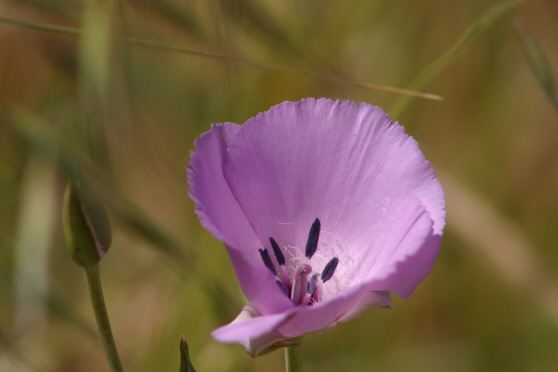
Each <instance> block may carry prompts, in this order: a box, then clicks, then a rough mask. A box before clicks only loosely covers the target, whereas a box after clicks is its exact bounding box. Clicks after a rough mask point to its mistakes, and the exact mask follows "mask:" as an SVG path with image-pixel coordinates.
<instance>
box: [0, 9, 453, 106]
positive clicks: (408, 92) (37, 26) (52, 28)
mask: <svg viewBox="0 0 558 372" xmlns="http://www.w3.org/2000/svg"><path fill="white" fill-rule="evenodd" d="M2 23H4V24H10V25H14V26H19V27H24V28H30V29H34V30H40V31H48V32H55V33H62V34H69V35H82V34H84V33H86V32H88V30H82V29H79V28H73V27H66V26H58V25H52V24H47V23H37V22H28V21H22V20H16V19H11V18H5V17H0V24H2ZM116 38H117V39H118V40H121V41H124V42H128V43H131V44H135V45H141V46H144V47H150V48H155V49H161V50H166V51H171V52H176V53H182V54H188V55H191V56H196V57H205V58H211V59H217V60H221V61H228V62H234V63H238V64H242V65H245V66H250V67H253V68H258V69H262V70H268V71H276V72H280V73H284V74H290V75H302V76H308V77H311V78H315V79H321V80H327V81H334V82H336V83H340V84H345V85H350V86H356V87H361V88H366V89H372V90H379V91H383V92H388V93H395V94H400V95H404V96H408V97H417V98H424V99H430V100H436V101H441V100H442V97H441V96H439V95H436V94H430V93H422V92H419V91H417V90H413V89H403V88H397V87H391V86H387V85H378V84H371V83H366V82H360V81H355V80H349V79H345V78H343V77H340V76H336V75H329V74H325V73H321V72H317V71H311V70H300V69H296V68H292V67H286V66H281V65H274V64H270V63H262V62H256V61H251V60H247V59H244V58H240V57H235V56H231V55H225V54H221V53H214V52H208V51H204V50H198V49H192V48H185V47H180V46H176V45H170V44H165V43H159V42H156V41H151V40H146V39H140V38H136V37H130V36H117V37H116Z"/></svg>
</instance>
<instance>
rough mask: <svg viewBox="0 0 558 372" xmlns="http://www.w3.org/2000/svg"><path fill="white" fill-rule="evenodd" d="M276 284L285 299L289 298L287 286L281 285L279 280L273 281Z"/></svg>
mask: <svg viewBox="0 0 558 372" xmlns="http://www.w3.org/2000/svg"><path fill="white" fill-rule="evenodd" d="M275 282H276V283H277V285H278V286H279V288H281V290H282V291H283V292H285V294H286V295H287V297H289V289H288V288H287V286H286V285H285V283H283V282H282V281H280V280H276V281H275Z"/></svg>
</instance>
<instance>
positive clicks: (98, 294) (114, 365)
mask: <svg viewBox="0 0 558 372" xmlns="http://www.w3.org/2000/svg"><path fill="white" fill-rule="evenodd" d="M83 271H84V272H85V281H86V282H87V288H88V289H89V297H91V304H92V305H93V311H94V312H95V318H96V319H97V328H99V333H100V334H101V341H102V342H103V347H104V348H105V354H106V355H107V359H108V362H109V365H110V370H111V371H112V372H124V369H122V363H121V362H120V357H119V356H118V350H116V343H115V342H114V337H113V336H112V330H111V328H110V321H109V317H108V313H107V307H106V306H105V298H104V296H103V288H102V286H101V274H100V273H99V265H95V266H93V267H84V268H83Z"/></svg>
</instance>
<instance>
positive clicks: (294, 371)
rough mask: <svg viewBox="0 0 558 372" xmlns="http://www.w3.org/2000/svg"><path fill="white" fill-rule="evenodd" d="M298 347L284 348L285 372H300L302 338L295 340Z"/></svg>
mask: <svg viewBox="0 0 558 372" xmlns="http://www.w3.org/2000/svg"><path fill="white" fill-rule="evenodd" d="M295 341H296V342H297V343H298V345H294V346H289V347H286V348H285V371H286V372H302V336H300V337H298V338H296V339H295Z"/></svg>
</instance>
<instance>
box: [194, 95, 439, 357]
mask: <svg viewBox="0 0 558 372" xmlns="http://www.w3.org/2000/svg"><path fill="white" fill-rule="evenodd" d="M196 148H197V150H196V152H194V153H192V158H191V163H190V166H189V168H188V177H189V183H190V196H191V197H192V199H193V200H194V202H195V204H196V212H197V214H198V216H199V218H200V221H201V223H202V225H203V226H205V227H206V228H207V229H208V230H209V231H211V232H212V233H213V235H215V237H217V238H218V239H220V240H222V241H223V242H224V244H225V247H226V249H227V252H228V254H229V256H230V259H231V261H232V265H233V267H234V270H235V273H236V276H237V278H238V281H239V283H240V286H241V288H242V290H243V292H244V294H245V296H246V298H247V300H248V301H249V303H250V305H247V306H246V307H245V308H244V309H243V310H242V311H241V313H240V315H239V316H238V317H237V318H236V319H235V320H234V321H233V322H231V323H230V324H228V325H225V326H223V327H221V328H218V329H217V330H215V331H214V332H213V337H214V338H215V339H216V340H218V341H220V342H227V343H240V344H241V345H242V346H243V347H244V349H245V350H246V351H247V352H248V353H249V354H250V355H252V356H255V355H258V354H261V353H263V352H265V351H268V350H270V349H273V348H275V347H280V346H287V345H290V344H291V343H292V339H293V338H295V337H297V336H300V335H303V334H306V333H315V332H319V331H322V330H327V329H329V328H331V327H333V326H335V325H336V324H337V323H338V322H344V321H347V320H349V319H352V318H354V317H356V316H358V315H359V314H361V313H362V312H363V311H364V310H367V309H369V308H372V307H383V308H391V301H390V292H392V293H394V294H396V295H398V296H400V297H402V298H407V297H409V296H410V295H411V293H412V292H413V290H414V289H415V287H416V286H417V285H418V284H419V283H420V282H421V281H422V280H423V279H424V278H425V277H426V276H427V275H428V273H429V272H430V271H431V269H432V266H433V264H434V261H435V260H436V258H437V257H438V253H439V247H440V241H441V236H442V230H443V227H444V224H445V206H444V192H443V190H442V187H441V186H440V183H439V182H438V180H437V179H436V177H435V174H434V170H433V169H432V167H431V166H430V163H429V162H428V161H426V160H425V158H424V157H423V155H422V153H421V152H420V150H419V148H418V146H417V143H416V142H415V141H414V140H413V139H412V138H411V137H410V136H408V135H407V134H406V133H405V131H404V129H403V127H401V126H400V125H398V124H397V123H394V122H392V121H391V120H390V118H389V117H388V116H387V115H386V114H385V113H384V112H383V111H382V110H381V109H380V108H378V107H374V106H371V105H368V104H356V103H354V102H350V101H331V100H329V99H318V100H315V99H303V100H301V101H298V102H284V103H281V104H279V105H277V106H274V107H272V108H271V109H270V110H269V111H266V112H263V113H260V114H259V115H258V116H256V117H254V118H251V119H249V120H248V121H247V122H246V123H245V124H243V125H237V124H233V123H223V124H216V125H213V126H212V128H211V130H210V131H209V132H207V133H204V134H203V135H202V136H201V137H200V138H199V139H198V140H197V141H196Z"/></svg>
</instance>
